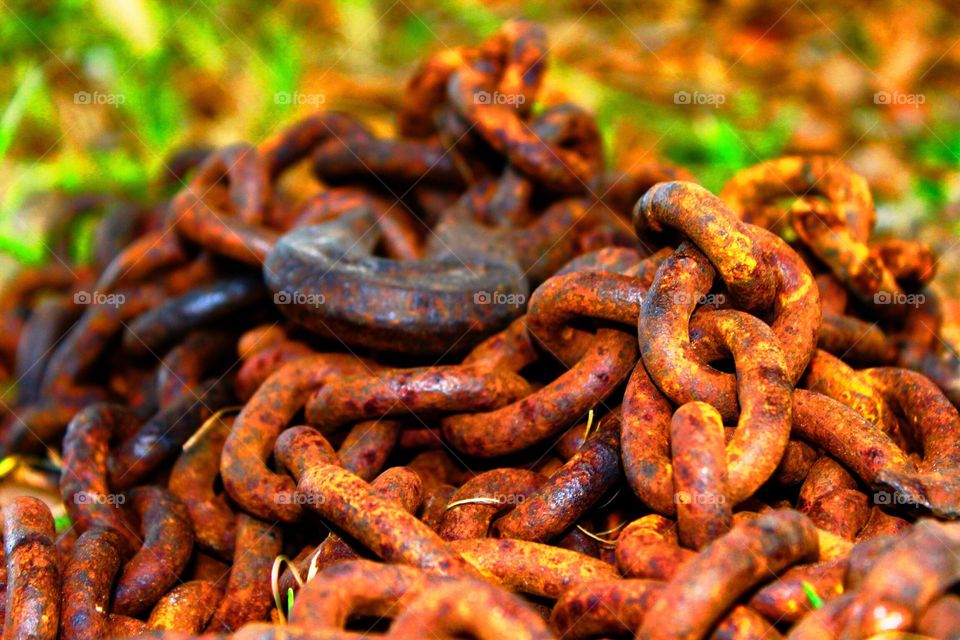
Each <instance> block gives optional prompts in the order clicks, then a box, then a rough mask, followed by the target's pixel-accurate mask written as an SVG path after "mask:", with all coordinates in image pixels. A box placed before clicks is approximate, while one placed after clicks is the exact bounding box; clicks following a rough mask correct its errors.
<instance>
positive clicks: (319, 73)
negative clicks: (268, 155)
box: [0, 0, 960, 262]
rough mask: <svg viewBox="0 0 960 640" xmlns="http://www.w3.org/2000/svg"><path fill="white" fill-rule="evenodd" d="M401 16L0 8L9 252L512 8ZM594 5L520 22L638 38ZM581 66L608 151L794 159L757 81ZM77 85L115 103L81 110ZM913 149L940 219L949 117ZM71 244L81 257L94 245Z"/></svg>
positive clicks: (210, 5) (346, 1) (577, 91)
mask: <svg viewBox="0 0 960 640" xmlns="http://www.w3.org/2000/svg"><path fill="white" fill-rule="evenodd" d="M400 5H402V6H398V5H396V3H394V4H393V5H391V4H390V3H377V4H371V3H368V2H365V1H363V0H329V1H327V2H319V3H313V2H304V1H300V2H296V1H294V2H281V3H279V4H273V3H260V2H254V1H253V0H240V1H238V2H229V3H228V2H214V1H213V0H195V1H188V0H174V1H172V2H161V1H159V0H38V1H36V2H28V1H19V2H13V1H12V0H5V2H4V3H3V5H2V6H0V61H2V62H0V69H2V70H3V73H2V74H0V169H2V172H0V173H2V174H3V176H2V177H0V252H7V253H12V254H14V255H15V256H16V257H17V259H18V260H20V261H22V262H37V261H40V260H43V259H44V254H45V252H44V246H45V245H44V240H43V238H42V237H41V236H40V235H39V233H38V232H36V227H32V226H30V225H26V226H25V223H24V221H23V220H22V219H21V211H22V210H23V207H24V204H25V203H26V202H27V201H28V199H29V198H30V197H31V195H32V194H35V193H38V192H47V191H52V190H53V191H62V192H66V193H77V192H85V191H111V192H116V193H121V194H124V195H126V196H128V197H131V198H142V197H144V196H146V195H147V194H148V191H149V188H150V187H149V184H150V179H151V177H152V176H155V175H156V174H157V173H158V170H159V169H160V168H161V167H162V162H163V159H164V158H165V157H166V156H167V155H168V154H169V153H170V152H171V151H172V150H173V149H175V148H177V147H178V146H181V145H184V144H187V143H191V142H196V141H197V140H198V139H200V138H202V137H203V136H206V137H208V138H209V140H207V141H209V142H213V143H220V142H223V141H224V140H228V139H231V138H232V139H236V138H246V139H249V140H254V141H255V140H260V139H262V137H263V136H265V135H266V134H268V133H269V132H270V131H272V130H274V129H275V128H276V127H277V126H279V125H280V124H282V123H284V122H286V121H289V120H291V119H292V118H294V117H295V116H296V115H297V114H298V107H297V105H295V104H290V103H287V104H283V103H282V102H281V101H278V100H277V99H276V96H277V94H279V93H283V92H286V93H293V92H295V91H298V90H302V87H303V86H304V81H305V79H306V78H307V77H308V76H310V78H311V81H312V82H314V83H315V84H316V83H319V84H320V86H323V85H324V83H325V82H332V81H334V79H335V78H336V77H341V78H342V77H343V76H347V77H351V76H357V77H360V80H361V81H362V80H363V76H364V75H369V76H370V77H371V78H372V79H373V80H374V81H377V82H381V83H382V82H388V83H390V84H392V86H393V87H394V89H393V92H394V93H396V86H397V85H398V83H400V82H402V79H403V77H404V76H405V75H406V74H407V73H408V72H409V71H411V70H412V67H413V66H414V65H415V64H416V62H417V61H418V60H419V59H421V58H422V57H423V56H424V55H425V54H427V53H428V52H430V51H433V50H436V49H437V48H439V47H441V46H445V44H451V45H452V44H460V43H466V42H477V41H479V40H480V39H481V38H482V37H484V36H486V35H489V34H490V33H492V32H493V31H495V30H496V29H497V27H498V26H499V24H500V23H501V22H502V20H503V19H504V18H505V17H508V16H509V15H511V14H513V13H516V12H517V10H516V8H515V7H511V6H497V7H495V8H491V7H489V6H488V5H487V4H486V3H484V2H481V1H480V0H443V1H442V2H440V3H435V4H428V5H427V6H426V8H422V7H420V6H419V5H417V4H416V3H414V6H415V8H416V9H417V10H416V11H414V10H413V9H412V8H410V7H408V6H407V5H406V4H405V3H402V2H401V3H400ZM613 6H615V7H616V8H617V9H618V10H621V8H620V6H619V5H618V4H616V3H614V5H613ZM405 8H406V9H407V10H404V9H405ZM582 9H583V7H580V5H578V4H577V3H570V4H569V6H568V5H562V6H558V5H557V3H555V2H547V1H541V0H536V1H533V2H526V3H524V5H523V7H522V13H523V14H524V15H526V16H527V17H530V18H534V19H540V18H542V19H544V20H546V21H548V29H551V35H553V31H552V25H553V23H556V24H557V25H558V26H557V28H556V31H557V32H559V33H564V29H567V30H575V29H588V28H592V29H594V30H599V29H600V28H601V27H603V25H606V27H605V28H616V29H618V30H620V31H621V32H622V31H624V29H625V28H626V29H627V30H629V31H630V32H631V33H632V30H633V29H635V28H638V27H637V25H635V24H633V22H632V21H631V23H630V24H629V25H628V24H627V23H626V22H625V21H624V20H622V19H621V18H620V17H619V16H617V15H608V16H600V17H596V16H594V15H593V14H592V13H591V12H590V11H588V12H587V13H591V15H590V24H591V26H590V27H587V23H584V24H583V25H581V24H580V21H581V20H580V18H578V17H577V11H580V10H582ZM622 10H623V11H626V10H627V9H622ZM387 13H389V14H390V15H389V16H386V14H387ZM584 15H586V14H584ZM841 16H842V17H841V18H840V19H839V23H838V24H836V25H834V29H835V30H836V33H835V34H834V35H835V36H836V35H837V34H839V36H837V37H839V38H840V39H842V41H843V42H844V43H845V44H844V46H845V47H846V48H847V49H848V50H849V54H850V55H851V56H853V57H855V58H856V59H857V60H859V61H860V62H861V63H862V64H869V65H873V64H874V63H876V61H877V59H878V56H879V50H878V47H877V45H876V43H875V42H874V41H873V39H872V38H871V35H870V34H869V33H867V32H866V31H865V28H864V26H863V24H862V22H861V21H860V20H858V19H857V18H856V17H855V16H845V15H843V14H841ZM614 18H616V19H614ZM628 20H629V18H628ZM618 22H619V24H618ZM451 25H453V27H451ZM439 34H444V35H443V36H442V37H441V36H440V35H439ZM604 35H605V34H603V33H600V35H599V36H598V38H599V39H600V40H602V39H603V37H604ZM819 37H825V38H828V36H826V35H823V36H819ZM448 39H449V42H447V41H448ZM828 39H829V38H828ZM831 44H832V46H833V48H834V49H837V48H838V47H837V45H836V43H831ZM634 45H636V43H634ZM644 47H646V45H645V44H644ZM638 50H639V51H640V53H645V52H644V48H641V47H638ZM570 57H571V58H573V56H570ZM738 62H739V60H738ZM586 64H587V60H585V59H583V58H576V59H566V60H564V59H558V58H553V59H552V60H551V66H550V76H551V78H552V80H551V82H553V84H554V85H555V86H558V87H562V88H564V89H567V90H568V91H567V93H568V94H569V97H570V98H571V99H573V100H578V98H580V97H581V96H582V97H586V98H588V99H589V103H590V105H591V108H593V109H594V110H595V111H596V113H597V117H598V120H599V122H600V124H601V127H602V130H603V133H604V136H605V139H606V140H607V142H608V148H609V149H613V148H614V147H615V146H616V142H617V139H618V138H619V137H620V132H621V131H622V128H623V126H624V125H625V123H626V124H630V125H631V126H634V127H637V126H641V127H642V128H644V129H645V130H647V131H650V132H653V134H652V137H653V139H655V140H657V145H656V147H657V152H658V153H660V154H661V155H662V156H664V157H666V158H667V159H669V160H672V161H674V162H676V163H678V164H681V165H683V166H686V167H689V168H691V169H692V170H693V172H694V174H695V175H697V176H698V178H699V179H700V180H701V181H702V182H703V183H704V184H705V185H706V186H707V187H708V188H711V189H717V188H719V187H720V185H722V183H723V181H724V180H726V179H727V178H728V177H729V176H730V175H732V174H733V173H734V172H735V171H737V170H739V169H741V168H743V167H747V166H749V165H752V164H755V163H756V162H758V161H760V160H763V159H767V158H770V157H774V156H776V155H778V154H780V153H783V152H784V151H785V150H787V149H788V148H789V145H790V141H791V137H792V136H793V135H794V132H795V130H796V128H797V126H798V124H799V123H800V122H801V120H802V118H803V114H802V112H801V110H800V109H799V108H794V107H791V106H790V105H787V106H785V107H783V108H780V109H779V110H778V111H777V116H776V117H774V118H771V117H768V116H767V115H766V114H767V111H765V109H764V104H765V101H767V100H769V96H767V95H761V94H760V93H759V92H756V91H752V90H750V89H749V88H738V89H737V90H736V91H735V92H731V93H730V99H729V102H728V103H727V104H726V105H724V108H723V109H712V110H711V109H706V110H703V109H697V110H689V109H687V110H683V111H679V110H678V109H677V108H676V105H674V104H669V103H665V102H664V101H663V100H655V99H652V98H647V97H646V96H645V95H644V94H643V93H642V92H638V91H636V90H627V89H624V88H623V87H621V86H618V83H617V82H607V81H606V78H605V77H604V73H603V72H592V73H591V72H588V71H585V70H584V68H583V66H584V65H586ZM743 66H744V67H745V66H746V65H745V64H744V65H743ZM328 67H329V68H328ZM331 70H333V73H331ZM336 74H339V76H336ZM358 82H359V81H358ZM621 84H622V83H621ZM78 92H87V94H88V95H93V96H98V97H99V98H98V99H103V100H107V101H109V100H111V99H113V100H114V102H115V104H110V105H108V107H109V108H100V109H96V110H90V109H87V110H83V109H78V108H76V107H77V104H76V103H77V98H76V95H77V94H78ZM118 97H119V99H118ZM360 99H361V98H357V100H360ZM224 105H226V106H224ZM221 107H222V108H221ZM224 122H226V124H220V123H224ZM907 148H908V150H909V153H910V154H911V157H908V158H905V160H906V161H907V162H916V163H917V164H918V165H919V166H920V167H921V169H922V170H921V171H918V173H917V175H916V176H915V177H914V178H913V191H914V194H915V196H916V197H917V198H919V199H920V200H921V201H922V202H924V203H925V204H926V205H927V207H928V210H931V211H936V210H939V209H940V208H942V207H943V206H945V205H946V204H947V201H948V199H949V195H950V194H949V193H948V191H947V188H946V187H945V186H944V184H943V182H942V181H941V180H940V179H939V176H938V171H939V170H943V169H944V168H947V169H950V170H952V171H956V170H958V169H960V130H958V129H957V127H956V126H955V123H952V122H950V121H949V119H944V120H942V121H939V120H935V121H934V123H933V124H932V125H930V126H929V127H926V128H923V129H920V130H919V132H918V133H915V134H912V135H911V136H909V137H908V139H907ZM928 170H929V171H928ZM74 246H76V247H83V246H85V245H84V239H83V238H79V239H76V240H75V242H74Z"/></svg>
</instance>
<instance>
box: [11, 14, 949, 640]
mask: <svg viewBox="0 0 960 640" xmlns="http://www.w3.org/2000/svg"><path fill="white" fill-rule="evenodd" d="M546 53H547V44H546V39H545V37H544V35H543V32H542V31H541V30H540V28H539V27H537V26H536V25H533V24H530V23H526V22H520V21H518V22H511V23H508V24H506V25H505V26H504V27H503V28H502V30H501V31H500V32H498V33H497V34H496V35H494V36H493V37H491V38H490V39H489V40H487V41H486V42H484V43H483V44H481V45H480V46H479V47H477V48H463V49H457V50H448V51H445V52H443V53H440V54H437V55H436V56H434V57H432V58H430V59H429V60H427V61H426V62H425V63H424V64H423V65H422V66H421V67H420V68H419V69H418V71H417V72H416V74H415V75H414V77H413V78H412V79H411V80H410V82H409V84H408V86H407V90H406V92H405V93H404V94H403V95H402V97H401V100H400V106H399V114H398V130H399V137H397V138H396V139H385V138H380V137H377V136H375V135H374V134H372V133H371V132H370V131H369V130H368V129H367V128H365V127H364V126H363V125H362V124H360V123H358V122H356V121H355V120H353V119H352V118H350V117H349V116H346V115H344V114H339V113H334V112H326V113H320V114H317V115H315V116H312V117H309V118H307V119H305V120H303V121H301V122H299V123H297V124H295V125H293V126H292V127H290V128H288V129H286V130H284V131H282V132H281V133H279V134H278V135H277V136H275V137H274V138H272V139H270V140H268V141H267V142H266V143H264V144H262V145H260V146H257V147H254V146H248V145H243V144H238V145H233V146H229V147H226V148H222V149H216V150H213V151H205V150H192V151H189V152H186V153H184V154H182V155H180V156H178V157H176V158H174V159H173V161H172V162H171V166H170V167H169V169H170V176H168V178H169V179H172V180H182V179H185V178H186V177H187V176H191V177H190V179H189V183H188V184H187V185H186V186H185V188H183V189H181V190H180V191H179V192H178V193H177V194H176V196H175V197H174V198H173V199H172V200H169V201H163V202H160V203H158V204H156V205H154V206H150V207H136V206H132V205H122V204H114V205H112V206H109V207H108V209H109V211H108V213H107V215H106V217H105V218H104V219H103V221H102V223H101V224H100V226H99V230H98V232H97V235H96V250H95V255H94V265H93V267H92V268H91V267H79V266H69V265H67V264H66V263H64V262H54V263H52V264H51V265H50V266H48V267H43V268H39V269H31V270H26V271H24V272H23V273H21V274H20V276H19V277H18V278H17V279H16V280H15V282H14V284H13V286H12V287H11V288H10V289H9V290H8V291H7V293H6V295H5V297H4V300H3V315H2V325H3V327H4V329H5V330H4V331H3V332H2V336H0V340H2V349H0V353H2V356H3V357H2V360H3V363H4V367H5V368H6V369H7V370H6V372H5V373H4V376H5V377H9V378H10V379H11V380H14V379H15V380H16V381H17V402H16V403H5V405H4V407H6V409H5V416H4V424H3V428H2V433H0V435H2V443H3V446H4V450H5V453H7V454H10V455H15V456H18V457H23V458H27V457H29V456H30V455H32V454H34V453H36V452H38V451H43V447H44V446H48V447H49V446H55V445H56V444H57V443H61V439H62V446H61V452H62V464H61V465H60V480H59V490H60V493H61V495H62V499H63V502H64V504H65V505H66V508H67V511H68V513H69V515H70V517H71V520H72V523H73V524H72V526H71V527H70V528H69V529H68V530H67V531H66V532H64V533H62V534H61V535H60V536H59V537H57V536H55V534H54V524H53V520H52V517H51V514H50V511H49V510H48V509H47V507H46V506H45V505H44V504H43V503H42V502H40V501H38V500H36V499H33V498H19V499H17V500H15V501H13V502H11V503H10V504H8V505H6V506H5V508H4V510H3V518H4V524H3V533H4V535H3V542H4V545H3V548H4V551H5V562H6V565H5V570H6V580H5V581H3V585H4V587H3V588H4V589H5V598H4V599H3V600H0V602H5V625H4V638H14V637H16V638H20V637H34V638H50V639H52V638H56V637H58V636H59V637H60V638H63V639H64V640H68V639H74V638H78V639H79V638H100V637H106V636H125V635H138V634H142V633H146V632H153V633H154V634H157V637H162V638H168V637H169V638H173V637H176V638H185V637H188V635H189V634H196V633H200V632H203V631H206V632H210V633H218V634H223V633H229V632H232V631H236V632H237V635H238V637H239V636H243V635H244V634H246V636H248V637H257V638H267V637H275V636H276V637H280V634H285V636H286V637H296V638H300V637H303V638H310V639H314V638H315V639H320V638H350V637H355V635H356V634H355V633H354V632H353V631H351V630H350V629H365V628H366V627H361V626H359V625H361V624H363V623H364V622H366V623H369V624H372V625H373V628H377V629H380V630H381V631H384V630H386V631H385V633H386V634H387V635H388V636H389V637H393V638H408V637H410V638H420V637H431V636H435V637H444V636H454V635H463V634H466V635H473V636H476V637H482V638H503V637H510V638H550V637H555V636H556V637H563V638H581V637H593V636H611V635H624V634H626V635H629V634H631V633H635V634H636V635H637V636H638V637H643V638H703V637H707V636H710V635H711V634H712V637H725V638H760V637H766V638H770V637H779V636H780V634H781V633H789V637H791V638H808V637H809V638H823V637H844V638H865V637H869V636H871V635H873V634H875V633H879V632H881V631H917V632H919V633H922V634H925V635H927V636H932V637H951V636H953V637H955V636H956V634H957V633H958V630H960V598H958V596H957V595H954V594H953V593H951V590H952V589H955V587H956V585H957V583H958V581H960V560H958V553H960V530H958V529H957V525H953V524H949V523H946V522H944V521H945V520H948V519H952V518H956V517H957V516H958V515H960V492H958V471H960V416H958V413H957V410H956V408H955V402H956V401H957V400H958V399H960V398H958V395H960V386H958V385H957V379H958V378H957V367H956V364H955V362H954V361H953V360H952V359H951V357H950V356H949V350H948V349H946V348H945V347H944V346H943V343H942V342H941V336H942V335H944V333H945V330H946V329H949V327H950V325H951V322H952V321H951V317H952V316H951V314H950V313H949V310H950V306H949V305H950V304H951V302H950V301H949V300H948V299H947V298H946V297H944V296H942V295H941V296H938V295H936V292H935V289H934V287H933V286H932V285H931V284H930V280H931V277H932V275H933V266H934V259H933V256H932V255H931V254H930V252H929V251H928V250H926V249H925V248H924V247H922V246H920V245H917V244H915V243H912V242H907V241H902V240H895V241H891V240H888V241H881V242H871V240H870V232H871V229H872V227H873V224H874V209H873V202H872V199H871V196H870V192H869V190H868V188H867V186H866V184H865V181H864V180H863V179H862V178H860V177H859V176H857V175H855V174H853V173H852V172H850V171H849V170H848V169H847V168H846V167H844V166H843V165H842V164H841V163H839V162H838V161H836V160H834V159H831V158H825V157H811V158H796V157H790V158H782V159H779V160H775V161H772V162H767V163H764V164H761V165H758V166H756V167H753V168H751V169H748V170H746V171H744V172H742V173H740V174H738V175H737V176H735V177H734V178H733V179H732V180H731V181H730V183H729V184H728V185H727V187H726V188H725V189H724V190H723V192H722V193H721V195H720V197H717V196H714V195H713V194H711V193H709V192H708V191H707V190H705V189H703V188H702V187H700V186H698V185H696V184H695V183H693V182H690V181H683V179H684V178H687V177H688V176H686V174H685V173H684V172H682V171H681V170H676V169H673V168H670V167H666V166H663V165H659V164H656V163H649V164H647V165H643V166H634V167H631V168H630V169H628V170H627V171H623V172H618V171H608V170H606V169H605V168H604V161H603V155H602V145H601V141H600V136H599V133H598V131H597V128H596V125H595V123H594V122H593V120H592V119H591V118H590V117H589V116H588V115H587V114H586V113H585V112H583V111H582V110H580V109H579V108H577V107H576V106H573V105H568V104H562V105H558V106H554V107H548V108H543V109H539V108H537V105H536V104H535V99H536V96H537V95H538V90H539V89H540V85H541V81H542V78H543V73H544V70H545V66H546ZM304 160H308V161H309V162H308V163H309V169H310V170H311V171H312V177H311V176H305V175H303V174H304V172H303V171H300V168H302V166H303V165H304V164H305V163H304V162H302V161H304ZM298 171H300V173H299V174H298ZM319 185H322V187H321V188H319V189H318V186H319ZM641 196H642V198H641ZM786 200H792V201H793V204H791V205H790V206H789V207H785V206H784V204H783V203H784V201H786ZM634 203H636V205H635V207H634ZM72 204H73V206H72V208H71V211H70V212H69V213H70V215H69V216H67V219H68V220H69V219H72V217H76V216H77V215H79V214H80V213H82V212H84V211H87V210H90V209H92V208H98V207H103V206H105V204H107V205H109V204H110V199H108V198H107V199H105V198H86V199H80V200H77V201H75V202H73V203H72ZM631 207H633V212H632V224H630V216H631ZM783 238H788V239H790V240H791V242H792V244H788V242H787V241H785V240H784V239H783ZM531 291H532V293H531ZM281 314H282V315H281ZM638 337H639V340H638ZM237 355H239V358H240V360H239V362H237V361H236V357H237ZM854 367H856V368H854ZM921 372H922V373H921ZM924 374H925V375H924ZM10 404H12V405H13V408H10V407H9V406H7V405H10ZM299 422H304V423H305V424H306V425H309V426H291V425H294V424H297V423H299ZM56 457H57V456H54V458H55V459H56ZM624 481H625V482H624ZM918 518H920V519H919V520H918ZM284 557H289V558H291V560H289V561H286V562H285V561H283V560H282V558H284ZM278 558H280V559H281V560H279V561H278ZM374 559H379V560H380V561H381V562H378V561H376V560H374ZM271 569H273V574H274V575H271V573H272V571H271ZM288 594H289V597H288ZM294 594H295V595H294ZM277 595H279V596H280V598H279V602H277V598H276V596H277ZM290 602H292V603H293V604H292V607H289V604H290ZM277 605H279V608H277ZM245 625H247V626H245ZM241 627H243V628H242V629H241ZM184 634H187V635H184ZM891 637H893V636H891Z"/></svg>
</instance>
